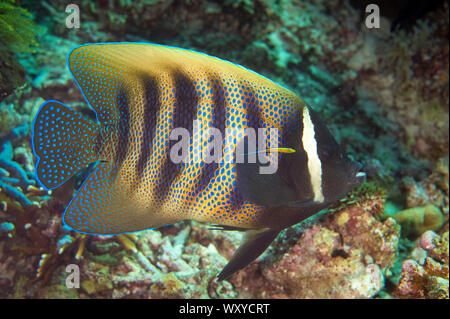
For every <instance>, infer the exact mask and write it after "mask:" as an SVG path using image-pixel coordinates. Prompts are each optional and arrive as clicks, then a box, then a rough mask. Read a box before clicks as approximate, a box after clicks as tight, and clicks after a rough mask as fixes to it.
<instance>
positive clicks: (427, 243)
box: [396, 231, 449, 299]
mask: <svg viewBox="0 0 450 319" xmlns="http://www.w3.org/2000/svg"><path fill="white" fill-rule="evenodd" d="M417 246H418V247H417V248H416V250H420V251H421V253H419V252H417V251H415V252H414V254H413V256H414V257H415V259H408V260H405V261H404V262H403V264H402V273H401V279H400V283H399V285H398V288H397V292H396V293H397V295H398V296H399V297H403V298H405V297H406V298H433V299H436V298H439V299H443V298H446V299H448V298H449V287H448V282H449V277H448V258H449V257H448V249H449V242H448V231H447V232H445V233H443V234H442V236H439V235H437V234H436V233H434V232H433V231H428V232H425V233H424V234H422V236H421V237H420V239H419V240H418V242H417Z"/></svg>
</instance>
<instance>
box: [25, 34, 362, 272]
mask: <svg viewBox="0 0 450 319" xmlns="http://www.w3.org/2000/svg"><path fill="white" fill-rule="evenodd" d="M68 64H69V69H70V71H71V72H72V75H73V77H74V79H75V81H76V82H77V84H78V85H79V87H80V88H81V91H82V92H83V95H84V97H85V98H86V100H87V102H88V104H89V105H90V106H91V108H92V109H93V110H94V111H95V113H96V117H97V121H96V122H92V121H88V120H86V119H84V118H83V117H82V116H81V115H80V114H78V113H76V112H75V111H73V110H72V109H70V108H69V107H67V106H65V105H64V104H62V103H60V102H57V101H48V102H46V103H44V104H43V105H42V106H41V108H40V110H39V112H38V113H37V115H36V117H35V119H34V123H33V136H32V144H33V152H34V154H35V155H36V158H37V163H36V177H37V179H38V181H39V182H40V184H41V185H42V186H43V187H45V188H46V189H53V188H56V187H58V186H60V185H61V184H63V183H65V182H66V181H67V180H68V179H69V178H70V177H72V176H73V175H74V174H76V173H77V172H78V171H80V170H81V169H83V168H85V167H86V166H87V165H89V164H90V163H93V162H95V166H94V169H93V171H92V173H91V174H90V175H89V176H88V177H87V178H86V180H85V181H84V183H83V184H82V186H81V187H80V189H79V190H78V192H77V193H76V195H75V197H74V198H73V200H72V201H71V202H70V204H69V206H68V207H67V208H66V211H65V213H64V218H63V220H64V223H65V224H66V225H68V226H69V227H71V228H73V229H74V230H76V231H78V232H82V233H87V234H96V235H97V234H98V235H116V234H123V233H127V232H134V231H139V230H144V229H148V228H155V227H160V226H163V225H166V224H171V223H176V222H178V221H181V220H185V219H192V220H197V221H200V222H207V223H211V224H215V225H216V226H217V225H218V226H217V227H219V228H221V229H226V230H230V229H232V230H241V231H246V236H245V237H244V242H243V244H242V245H241V246H240V248H239V249H238V250H237V251H236V253H235V254H234V256H233V258H232V259H231V261H230V262H229V263H228V264H227V265H226V267H225V268H224V269H223V270H222V272H221V273H220V274H219V279H225V278H227V277H229V276H230V275H231V274H233V273H234V272H236V271H237V270H239V269H242V268H244V267H245V266H246V265H248V264H249V263H250V262H252V261H253V260H254V259H255V258H257V257H258V256H259V255H260V254H261V253H262V252H264V250H265V249H266V248H267V246H268V245H270V243H271V242H272V241H273V240H274V238H275V237H276V236H277V234H278V233H279V232H280V231H281V230H282V229H284V228H286V227H289V226H291V225H293V224H296V223H298V222H300V221H302V220H304V219H305V218H307V217H309V216H311V215H313V214H315V213H317V212H318V211H319V210H321V209H323V208H325V207H326V206H328V205H329V204H330V203H332V202H334V201H336V200H339V199H340V198H342V197H343V196H345V194H346V193H347V192H349V191H350V190H351V189H353V188H354V187H355V186H357V185H358V184H359V183H361V181H362V178H363V177H362V174H361V173H359V172H358V170H359V169H360V165H358V164H357V163H355V162H352V161H351V160H350V159H349V158H348V157H347V156H346V155H345V154H344V153H343V152H342V150H341V149H340V147H339V146H338V144H337V143H336V141H335V139H334V138H333V137H332V135H331V134H330V132H329V131H328V129H327V128H326V126H325V124H324V123H323V122H322V121H321V120H320V119H319V117H318V116H317V114H316V113H315V112H314V111H313V110H312V109H311V108H310V107H308V106H306V104H305V103H304V102H303V101H302V100H301V99H300V98H299V97H298V96H296V95H295V94H294V93H293V92H291V91H290V90H288V89H286V88H284V87H282V86H280V85H278V84H276V83H274V82H272V81H271V80H269V79H267V78H265V77H263V76H261V75H259V74H257V73H255V72H253V71H250V70H248V69H246V68H244V67H242V66H239V65H236V64H233V63H231V62H227V61H224V60H221V59H219V58H215V57H212V56H208V55H206V54H202V53H197V52H193V51H190V50H184V49H180V48H174V47H167V46H161V45H154V44H144V43H101V44H87V45H82V46H79V47H76V48H74V49H73V50H72V51H71V52H70V53H69V56H68ZM195 123H198V125H199V127H202V128H216V129H217V130H218V131H219V132H220V134H219V136H217V135H216V136H215V137H214V138H212V137H210V138H207V139H206V140H198V139H196V138H191V139H190V140H189V141H188V143H187V144H188V157H187V156H184V160H183V161H173V160H172V158H171V157H172V156H171V154H172V155H173V154H175V155H176V154H177V152H173V148H175V147H176V146H177V145H178V143H179V142H180V140H179V139H178V140H177V138H179V137H177V134H172V133H173V132H174V131H175V130H177V129H181V130H182V131H183V132H185V131H187V132H192V130H193V129H194V128H195V127H194V126H195V125H196V124H195ZM262 128H263V129H276V132H277V134H278V135H277V136H278V137H277V138H276V139H275V142H276V143H272V142H271V141H272V140H269V141H268V142H267V143H265V145H262V146H261V148H260V147H259V146H258V151H255V149H254V148H253V149H252V148H251V143H250V142H251V140H252V139H251V138H250V135H249V134H247V133H245V132H246V131H248V132H251V129H253V131H254V132H256V131H257V130H258V129H262ZM230 129H237V130H243V129H245V130H244V133H245V134H238V135H231V138H230V136H227V133H226V132H228V130H230ZM215 139H218V140H219V141H220V140H221V141H222V142H223V143H221V144H219V145H221V149H220V153H221V154H220V157H217V158H216V159H219V160H215V161H208V162H207V161H202V160H199V158H200V157H201V154H202V151H203V150H204V149H205V147H206V146H205V145H206V144H207V142H212V140H215ZM216 142H217V140H216ZM237 149H242V150H244V151H243V152H241V155H243V156H244V161H240V162H239V161H234V160H233V158H234V156H235V155H236V154H235V152H236V150H237ZM260 150H264V152H261V151H260ZM252 151H253V152H254V153H255V154H256V153H258V155H260V154H261V153H264V154H265V158H266V159H269V164H270V163H272V162H273V161H274V160H277V161H278V162H277V167H276V171H274V172H272V173H271V174H262V173H261V172H260V168H261V166H262V165H264V163H263V161H261V158H260V157H259V156H257V159H256V161H250V160H249V158H250V157H252V156H251V153H252ZM263 157H264V156H263ZM186 158H188V159H190V160H186ZM265 164H267V161H266V163H265Z"/></svg>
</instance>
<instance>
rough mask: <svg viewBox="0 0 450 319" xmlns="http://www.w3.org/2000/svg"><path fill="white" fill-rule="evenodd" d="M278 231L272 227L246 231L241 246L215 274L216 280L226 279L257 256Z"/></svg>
mask: <svg viewBox="0 0 450 319" xmlns="http://www.w3.org/2000/svg"><path fill="white" fill-rule="evenodd" d="M278 233H279V230H272V229H269V230H267V229H263V230H249V231H247V232H246V233H245V237H244V239H243V241H242V244H241V246H240V247H239V248H238V250H237V251H236V252H235V253H234V255H233V257H232V258H231V260H230V261H229V262H228V264H226V266H225V268H223V269H222V271H221V272H220V274H219V275H218V276H217V278H218V280H224V279H227V278H228V277H230V276H231V275H232V274H234V273H235V272H236V271H238V270H241V269H242V268H244V267H245V266H247V265H248V264H250V263H251V262H252V261H254V260H255V259H256V258H258V257H259V255H261V254H262V253H263V252H264V251H265V250H266V248H267V247H268V246H269V245H270V244H271V243H272V241H273V240H274V239H275V238H276V237H277V235H278Z"/></svg>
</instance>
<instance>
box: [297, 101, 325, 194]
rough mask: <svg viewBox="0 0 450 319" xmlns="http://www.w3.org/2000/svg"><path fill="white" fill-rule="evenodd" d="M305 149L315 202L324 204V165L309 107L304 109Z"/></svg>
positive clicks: (303, 139)
mask: <svg viewBox="0 0 450 319" xmlns="http://www.w3.org/2000/svg"><path fill="white" fill-rule="evenodd" d="M302 143H303V149H304V150H305V152H306V155H307V156H308V172H309V176H310V179H311V187H312V191H313V193H314V201H316V202H319V203H321V202H323V200H324V197H323V193H322V163H321V161H320V158H319V155H318V154H317V141H316V138H315V132H314V124H313V122H312V120H311V116H310V114H309V110H308V107H307V106H306V105H305V106H304V108H303V136H302Z"/></svg>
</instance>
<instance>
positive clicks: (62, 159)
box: [32, 101, 98, 189]
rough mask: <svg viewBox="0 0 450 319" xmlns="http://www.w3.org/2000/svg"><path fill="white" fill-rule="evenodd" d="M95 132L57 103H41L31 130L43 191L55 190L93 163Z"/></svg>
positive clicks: (89, 124)
mask: <svg viewBox="0 0 450 319" xmlns="http://www.w3.org/2000/svg"><path fill="white" fill-rule="evenodd" d="M97 128H98V125H96V124H94V123H91V122H89V121H87V120H85V119H83V118H82V116H81V114H78V113H76V112H75V111H73V110H72V109H70V108H69V107H67V106H66V105H64V104H62V103H60V102H57V101H47V102H46V103H44V104H43V105H42V106H41V108H40V109H39V111H38V113H37V114H36V117H35V119H34V122H33V130H32V134H33V135H32V145H33V153H34V155H35V156H36V157H37V162H36V178H37V180H38V182H39V183H40V184H41V185H42V186H43V187H45V188H46V189H53V188H56V187H58V186H60V185H61V184H63V183H65V182H66V181H67V180H68V179H69V178H70V177H72V176H73V175H75V173H77V172H78V171H80V170H81V169H82V168H84V167H86V166H87V165H89V163H92V162H95V161H96V160H97V157H98V156H97V153H96V152H95V141H96V134H97Z"/></svg>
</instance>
